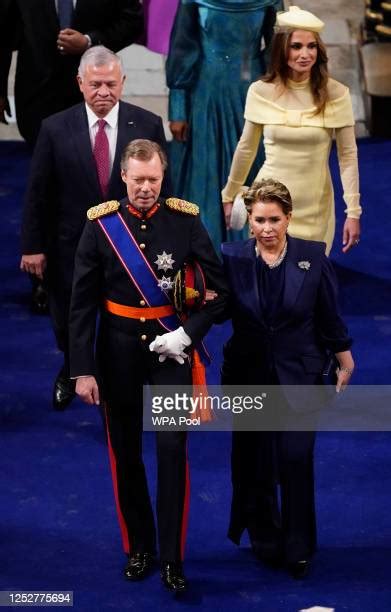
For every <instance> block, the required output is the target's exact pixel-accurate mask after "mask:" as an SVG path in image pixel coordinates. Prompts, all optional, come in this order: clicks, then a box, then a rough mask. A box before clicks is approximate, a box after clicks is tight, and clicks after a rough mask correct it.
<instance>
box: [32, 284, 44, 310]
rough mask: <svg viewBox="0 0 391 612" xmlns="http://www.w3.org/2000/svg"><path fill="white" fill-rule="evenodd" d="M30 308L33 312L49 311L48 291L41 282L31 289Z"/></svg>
mask: <svg viewBox="0 0 391 612" xmlns="http://www.w3.org/2000/svg"><path fill="white" fill-rule="evenodd" d="M30 308H31V312H33V313H34V314H42V315H46V314H48V313H49V296H48V292H47V290H46V289H45V287H44V286H43V285H41V283H38V284H37V285H36V286H34V287H33V289H32V292H31V304H30Z"/></svg>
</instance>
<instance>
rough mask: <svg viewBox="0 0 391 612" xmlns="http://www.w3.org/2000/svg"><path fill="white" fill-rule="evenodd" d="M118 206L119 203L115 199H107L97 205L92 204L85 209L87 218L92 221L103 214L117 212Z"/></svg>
mask: <svg viewBox="0 0 391 612" xmlns="http://www.w3.org/2000/svg"><path fill="white" fill-rule="evenodd" d="M119 207H120V203H119V202H118V201H117V200H108V202H102V203H101V204H98V206H92V208H89V209H88V210H87V219H89V220H90V221H94V220H95V219H99V218H100V217H104V216H105V215H110V214H111V213H113V212H117V211H118V209H119Z"/></svg>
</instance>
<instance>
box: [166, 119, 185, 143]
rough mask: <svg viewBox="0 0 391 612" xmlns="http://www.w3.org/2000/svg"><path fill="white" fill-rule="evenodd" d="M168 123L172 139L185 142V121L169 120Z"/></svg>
mask: <svg viewBox="0 0 391 612" xmlns="http://www.w3.org/2000/svg"><path fill="white" fill-rule="evenodd" d="M168 125H169V128H170V130H171V134H172V135H173V136H174V140H177V141H178V142H185V141H186V140H187V131H188V129H189V124H188V123H187V121H170V123H169V124H168Z"/></svg>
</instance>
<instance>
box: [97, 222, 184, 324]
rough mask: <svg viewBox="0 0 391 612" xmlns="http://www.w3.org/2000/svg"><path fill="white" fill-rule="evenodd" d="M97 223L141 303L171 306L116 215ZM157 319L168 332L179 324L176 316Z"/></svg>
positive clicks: (143, 256)
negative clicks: (135, 289)
mask: <svg viewBox="0 0 391 612" xmlns="http://www.w3.org/2000/svg"><path fill="white" fill-rule="evenodd" d="M97 222H98V223H99V225H100V226H101V228H102V230H103V233H104V234H105V236H106V238H107V240H108V241H109V243H110V245H111V246H112V248H113V250H114V252H115V254H116V255H117V257H118V259H119V260H120V262H121V264H122V265H123V267H124V268H125V271H126V273H127V274H128V276H129V277H130V279H131V281H132V282H133V284H134V285H135V287H136V288H137V290H138V291H139V292H140V295H141V296H142V298H143V300H144V301H145V303H146V304H148V306H152V307H156V306H169V305H170V306H172V302H171V300H170V298H169V297H168V295H167V293H166V292H165V291H164V290H162V289H160V287H158V281H159V279H158V278H157V276H156V274H155V272H154V271H153V269H152V268H151V266H150V264H149V261H148V260H147V259H146V257H145V255H144V253H143V252H142V251H141V249H140V247H139V245H138V244H137V242H136V240H135V238H134V236H133V234H132V232H131V231H130V229H129V228H128V226H127V225H126V223H125V221H124V219H123V218H122V216H121V215H120V213H115V214H112V215H107V216H106V217H101V218H100V219H97ZM157 320H158V321H159V323H160V324H161V325H162V326H163V327H164V328H165V329H167V330H168V331H174V330H175V329H177V327H179V326H180V325H182V321H181V320H180V318H179V316H178V315H177V314H172V315H168V316H166V317H162V318H161V319H157Z"/></svg>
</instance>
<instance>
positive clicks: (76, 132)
mask: <svg viewBox="0 0 391 612" xmlns="http://www.w3.org/2000/svg"><path fill="white" fill-rule="evenodd" d="M69 129H70V133H71V135H72V138H73V142H74V147H75V151H76V152H77V154H78V156H79V160H80V167H81V168H82V169H83V172H84V175H85V180H86V181H88V182H89V183H90V186H91V189H92V190H93V191H94V192H96V200H97V201H101V200H102V194H101V191H100V187H99V181H98V174H97V170H96V165H95V160H94V156H93V154H92V147H91V139H90V131H89V129H88V120H87V113H86V109H85V106H84V103H82V104H79V105H78V106H77V107H76V108H75V115H74V117H73V118H72V120H71V121H70V122H69Z"/></svg>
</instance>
